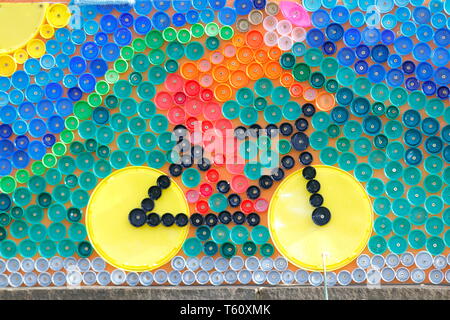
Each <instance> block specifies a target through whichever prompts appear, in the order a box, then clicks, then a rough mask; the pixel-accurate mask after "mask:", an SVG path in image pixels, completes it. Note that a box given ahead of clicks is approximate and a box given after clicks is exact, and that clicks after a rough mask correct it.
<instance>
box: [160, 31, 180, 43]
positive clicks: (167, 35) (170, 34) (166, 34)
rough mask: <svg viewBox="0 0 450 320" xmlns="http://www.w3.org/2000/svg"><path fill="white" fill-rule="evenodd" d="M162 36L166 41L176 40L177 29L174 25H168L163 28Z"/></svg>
mask: <svg viewBox="0 0 450 320" xmlns="http://www.w3.org/2000/svg"><path fill="white" fill-rule="evenodd" d="M162 37H163V39H164V40H165V41H166V42H172V41H175V40H176V39H177V31H176V30H175V29H174V28H172V27H168V28H166V29H164V30H163V33H162Z"/></svg>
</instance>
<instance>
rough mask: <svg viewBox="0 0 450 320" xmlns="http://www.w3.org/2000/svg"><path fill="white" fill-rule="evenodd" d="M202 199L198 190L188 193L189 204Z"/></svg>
mask: <svg viewBox="0 0 450 320" xmlns="http://www.w3.org/2000/svg"><path fill="white" fill-rule="evenodd" d="M198 199H200V193H199V192H198V191H197V190H188V191H186V200H187V202H189V203H196V202H197V201H198Z"/></svg>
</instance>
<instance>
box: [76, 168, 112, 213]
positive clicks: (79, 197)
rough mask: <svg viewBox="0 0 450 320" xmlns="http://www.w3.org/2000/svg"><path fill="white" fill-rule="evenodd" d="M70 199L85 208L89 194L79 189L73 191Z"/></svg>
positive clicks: (77, 205)
mask: <svg viewBox="0 0 450 320" xmlns="http://www.w3.org/2000/svg"><path fill="white" fill-rule="evenodd" d="M100 161H102V160H99V162H100ZM103 161H104V160H103ZM70 201H71V202H72V204H73V205H74V206H75V207H78V208H84V207H85V206H87V204H88V201H89V194H88V193H87V192H86V190H83V189H77V190H75V191H74V192H72V195H71V197H70Z"/></svg>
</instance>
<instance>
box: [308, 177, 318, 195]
mask: <svg viewBox="0 0 450 320" xmlns="http://www.w3.org/2000/svg"><path fill="white" fill-rule="evenodd" d="M306 190H308V192H309V193H317V192H319V190H320V182H319V181H317V180H314V179H312V180H309V181H308V183H307V184H306Z"/></svg>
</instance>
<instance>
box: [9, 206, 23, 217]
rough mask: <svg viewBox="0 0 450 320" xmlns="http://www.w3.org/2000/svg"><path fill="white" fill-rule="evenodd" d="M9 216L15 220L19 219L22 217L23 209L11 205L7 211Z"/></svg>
mask: <svg viewBox="0 0 450 320" xmlns="http://www.w3.org/2000/svg"><path fill="white" fill-rule="evenodd" d="M9 214H10V215H11V218H13V219H15V220H20V219H21V218H22V217H23V214H24V210H23V208H22V207H17V206H16V207H12V208H11V209H10V211H9Z"/></svg>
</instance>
